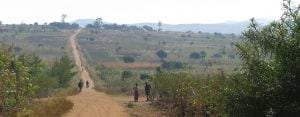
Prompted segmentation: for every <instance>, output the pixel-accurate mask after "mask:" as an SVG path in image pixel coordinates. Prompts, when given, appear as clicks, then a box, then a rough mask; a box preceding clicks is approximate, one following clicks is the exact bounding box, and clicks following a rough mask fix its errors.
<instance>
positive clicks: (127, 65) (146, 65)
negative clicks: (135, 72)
mask: <svg viewBox="0 0 300 117" xmlns="http://www.w3.org/2000/svg"><path fill="white" fill-rule="evenodd" d="M102 65H103V66H105V67H106V68H110V69H113V68H117V69H153V68H156V67H159V66H160V64H158V63H142V62H136V63H120V62H106V63H102Z"/></svg>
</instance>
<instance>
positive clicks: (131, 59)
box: [123, 56, 134, 63]
mask: <svg viewBox="0 0 300 117" xmlns="http://www.w3.org/2000/svg"><path fill="white" fill-rule="evenodd" d="M123 61H124V63H133V62H134V57H133V56H124V57H123Z"/></svg>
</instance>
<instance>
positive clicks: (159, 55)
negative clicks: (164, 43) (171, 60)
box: [156, 50, 168, 60]
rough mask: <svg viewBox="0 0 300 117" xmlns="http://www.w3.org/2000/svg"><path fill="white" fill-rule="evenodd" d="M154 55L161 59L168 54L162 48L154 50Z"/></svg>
mask: <svg viewBox="0 0 300 117" xmlns="http://www.w3.org/2000/svg"><path fill="white" fill-rule="evenodd" d="M156 55H157V56H158V57H159V58H160V59H162V60H164V59H165V58H167V56H168V54H167V53H166V52H165V51H163V50H159V51H157V52H156Z"/></svg>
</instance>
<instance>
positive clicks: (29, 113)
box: [17, 97, 73, 117]
mask: <svg viewBox="0 0 300 117" xmlns="http://www.w3.org/2000/svg"><path fill="white" fill-rule="evenodd" d="M72 108H73V103H72V102H71V101H69V100H67V99H66V98H65V97H55V98H49V99H47V100H39V101H36V102H34V103H33V104H32V105H30V106H28V107H26V108H24V109H23V110H22V111H21V112H19V113H18V114H17V116H18V117H60V116H62V115H63V114H64V113H66V112H68V111H69V110H70V109H72Z"/></svg>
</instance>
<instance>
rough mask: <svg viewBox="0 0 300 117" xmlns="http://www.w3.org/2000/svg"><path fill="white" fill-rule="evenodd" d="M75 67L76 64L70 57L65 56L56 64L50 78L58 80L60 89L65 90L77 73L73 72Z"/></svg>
mask: <svg viewBox="0 0 300 117" xmlns="http://www.w3.org/2000/svg"><path fill="white" fill-rule="evenodd" d="M74 67H75V64H74V62H73V61H72V60H71V59H70V58H69V57H68V56H63V57H61V58H60V59H59V60H56V61H55V62H54V64H53V66H52V68H51V72H50V76H51V77H55V78H57V79H58V84H59V87H61V88H65V87H67V86H68V83H69V81H70V80H71V79H72V78H73V77H74V76H75V74H76V73H77V72H74V71H73V69H74Z"/></svg>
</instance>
